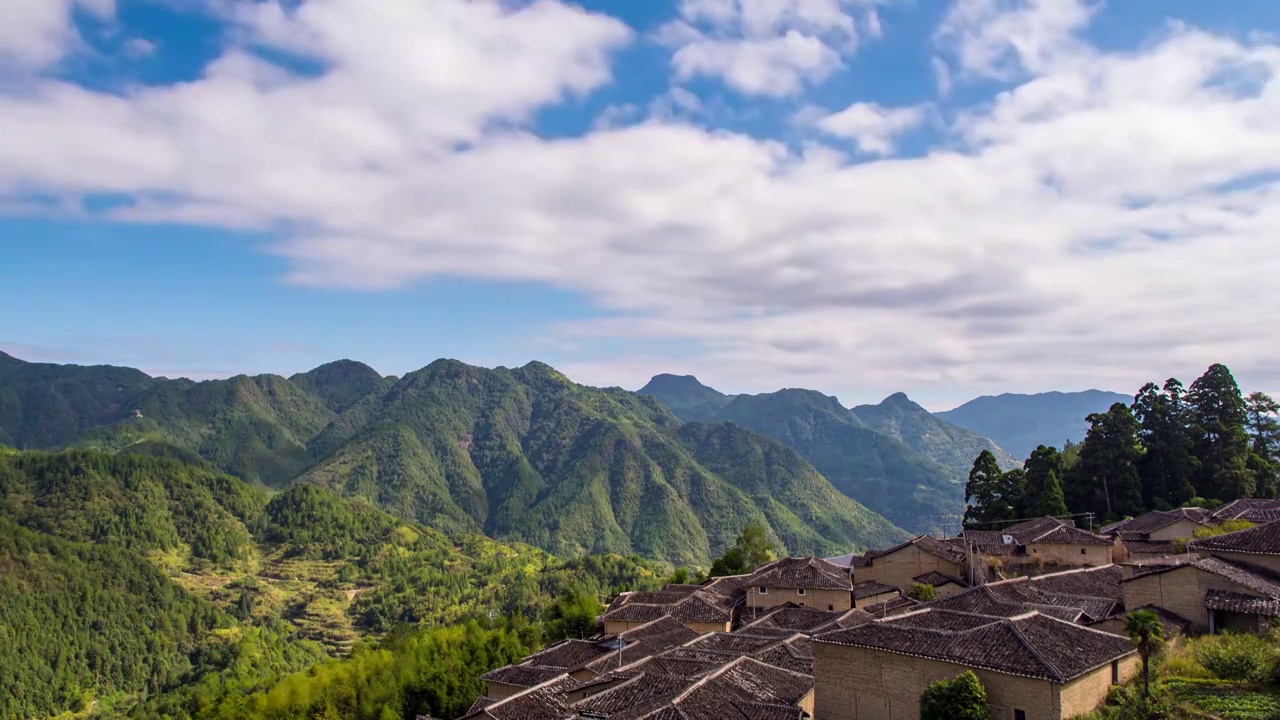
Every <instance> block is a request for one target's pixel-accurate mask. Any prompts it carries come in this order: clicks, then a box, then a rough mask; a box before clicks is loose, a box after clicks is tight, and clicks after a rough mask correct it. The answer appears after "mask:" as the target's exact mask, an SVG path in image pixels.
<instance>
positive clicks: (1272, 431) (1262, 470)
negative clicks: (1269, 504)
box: [1245, 392, 1280, 498]
mask: <svg viewBox="0 0 1280 720" xmlns="http://www.w3.org/2000/svg"><path fill="white" fill-rule="evenodd" d="M1277 414H1280V403H1277V402H1276V401H1275V400H1273V399H1272V398H1271V396H1270V395H1267V394H1266V393H1263V392H1254V393H1249V397H1247V398H1245V426H1246V429H1247V431H1248V433H1249V436H1250V437H1251V438H1252V443H1251V447H1250V451H1251V453H1252V454H1251V455H1250V457H1249V467H1250V469H1251V470H1252V471H1253V474H1254V479H1255V484H1256V491H1257V492H1256V495H1257V496H1258V497H1269V498H1273V497H1276V496H1277V494H1280V420H1277V419H1276V415H1277Z"/></svg>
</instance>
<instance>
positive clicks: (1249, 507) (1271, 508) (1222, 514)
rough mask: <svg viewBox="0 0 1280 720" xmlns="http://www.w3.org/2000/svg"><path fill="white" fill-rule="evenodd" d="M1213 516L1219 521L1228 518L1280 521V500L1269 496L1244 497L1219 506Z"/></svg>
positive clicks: (1258, 521)
mask: <svg viewBox="0 0 1280 720" xmlns="http://www.w3.org/2000/svg"><path fill="white" fill-rule="evenodd" d="M1213 517H1214V518H1215V519H1216V520H1217V521H1218V522H1226V521H1227V520H1245V521H1248V522H1251V523H1258V524H1264V523H1272V522H1277V521H1280V500H1276V499H1268V498H1242V499H1240V500H1232V501H1231V502H1229V503H1227V504H1226V505H1223V506H1222V507H1219V508H1217V509H1216V510H1214V511H1213Z"/></svg>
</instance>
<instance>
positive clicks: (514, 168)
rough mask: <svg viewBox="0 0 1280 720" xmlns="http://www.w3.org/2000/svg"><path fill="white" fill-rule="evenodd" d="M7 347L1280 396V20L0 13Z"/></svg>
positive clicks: (846, 4) (524, 8) (1068, 4)
mask: <svg viewBox="0 0 1280 720" xmlns="http://www.w3.org/2000/svg"><path fill="white" fill-rule="evenodd" d="M0 28H3V29H0V138H3V139H0V237H3V238H4V240H5V243H4V247H5V255H4V257H5V262H4V263H3V265H2V266H0V306H3V307H5V308H7V309H8V311H7V312H4V313H0V349H3V350H5V351H7V352H10V353H12V354H14V355H16V356H18V357H22V358H25V359H29V360H40V361H51V362H77V363H84V364H89V363H112V364H125V365H131V366H135V367H140V368H143V369H144V370H146V371H148V372H151V373H154V374H163V375H169V376H175V375H186V376H190V377H195V378H207V377H220V376H226V375H230V374H234V373H237V372H250V373H256V372H278V373H284V374H288V373H292V372H296V371H299V370H304V369H307V368H310V367H312V366H314V365H317V364H320V363H322V362H325V361H327V360H331V359H336V358H340V357H351V358H356V359H360V360H363V361H365V362H368V363H370V364H371V365H373V366H374V367H376V368H377V369H379V370H380V371H382V372H385V373H395V374H400V373H403V372H406V371H409V370H412V369H415V368H417V367H420V366H422V365H425V364H426V363H428V362H430V361H431V360H433V359H435V358H437V357H456V358H460V359H463V360H466V361H469V362H475V363H479V364H485V365H498V364H503V365H520V364H524V363H525V362H528V361H529V360H533V359H539V360H543V361H546V362H549V363H551V364H553V365H556V366H557V367H560V368H562V369H563V370H564V371H565V372H566V373H567V374H569V375H570V377H572V378H574V379H576V380H580V381H582V382H587V383H591V384H599V385H623V386H627V387H637V386H639V385H640V384H643V382H644V380H645V379H646V378H647V377H648V376H649V375H651V374H653V373H656V372H679V373H685V372H688V373H694V374H697V375H698V376H699V377H700V378H702V379H703V380H704V381H705V382H707V383H709V384H712V385H714V386H717V387H719V388H721V389H723V390H726V391H768V390H773V389H776V388H779V387H794V386H803V387H813V388H817V389H821V390H823V391H826V392H829V393H831V394H836V395H838V396H839V397H840V398H841V399H842V400H843V401H844V402H845V403H846V404H854V403H860V402H870V401H876V400H879V399H880V398H882V397H884V396H885V395H888V394H890V393H892V392H895V391H898V390H905V391H906V392H908V394H910V395H911V396H912V397H913V398H916V399H917V400H919V401H921V402H922V403H924V404H926V405H927V406H930V407H934V408H945V407H948V406H951V405H954V404H957V403H959V402H962V401H963V400H965V399H967V398H969V397H972V396H974V395H977V394H986V393H992V392H1003V391H1027V392H1031V391H1040V390H1049V389H1067V390H1070V389H1083V388H1087V387H1105V388H1108V389H1117V390H1121V391H1129V390H1132V389H1136V388H1137V387H1138V386H1139V385H1140V384H1141V383H1142V382H1145V381H1146V380H1149V379H1152V380H1158V379H1163V378H1164V377H1166V376H1169V375H1178V376H1181V377H1183V379H1185V380H1190V379H1192V377H1194V375H1195V374H1197V373H1198V372H1199V371H1201V370H1202V369H1203V368H1204V367H1205V366H1206V365H1208V364H1209V363H1211V362H1226V363H1227V364H1229V365H1231V367H1233V369H1235V370H1236V373H1237V376H1238V377H1239V378H1240V379H1241V381H1242V384H1244V385H1246V386H1247V387H1250V388H1254V389H1275V388H1278V387H1280V383H1278V382H1276V380H1277V378H1280V361H1278V360H1277V358H1278V357H1280V353H1277V350H1280V348H1278V347H1277V342H1276V341H1275V340H1273V339H1272V338H1271V337H1269V335H1271V333H1269V332H1267V331H1264V330H1263V329H1264V328H1270V327H1274V326H1275V323H1276V322H1277V321H1280V297H1277V294H1276V292H1275V291H1274V290H1273V289H1272V288H1273V287H1274V277H1275V272H1276V271H1280V250H1278V249H1277V247H1276V245H1275V242H1276V240H1275V238H1276V237H1280V234H1277V233H1276V232H1275V231H1276V230H1280V213H1277V211H1276V210H1274V209H1272V208H1274V207H1277V206H1278V204H1277V203H1276V202H1275V199H1276V195H1277V194H1278V191H1280V185H1277V180H1278V179H1280V81H1278V80H1277V73H1280V44H1278V43H1280V40H1277V36H1276V34H1277V33H1280V3H1274V2H1266V1H1264V0H1237V1H1235V2H1232V3H1206V2H1199V1H1198V0H1127V1H1122V0H1112V1H1111V2H1107V3H1104V2H1094V1H1088V2H1086V1H1084V0H1018V1H1015V0H948V1H947V2H942V1H939V2H925V1H924V0H678V1H677V0H647V1H646V2H617V1H616V0H608V1H607V0H591V1H590V2H584V3H579V4H569V3H564V2H559V1H558V0H543V1H542V2H538V3H532V4H530V3H526V2H503V3H501V4H499V3H497V2H496V1H495V2H489V1H488V0H479V1H477V2H463V0H431V2H423V1H422V0H377V1H376V2H363V3H362V2H357V0H289V1H288V2H284V1H283V0H281V1H280V2H277V1H275V0H271V1H265V0H260V1H253V0H216V1H215V2H208V3H196V2H192V1H189V0H115V2H112V1H111V0H50V1H49V2H47V3H16V4H13V3H11V4H7V5H4V6H3V7H0Z"/></svg>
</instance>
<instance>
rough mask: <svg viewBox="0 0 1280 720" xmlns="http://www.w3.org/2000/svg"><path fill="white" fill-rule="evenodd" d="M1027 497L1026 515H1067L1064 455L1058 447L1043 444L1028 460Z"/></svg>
mask: <svg viewBox="0 0 1280 720" xmlns="http://www.w3.org/2000/svg"><path fill="white" fill-rule="evenodd" d="M1025 467H1026V474H1027V486H1026V498H1027V502H1028V504H1029V507H1027V508H1026V511H1025V512H1024V513H1022V514H1023V515H1024V516H1027V517H1030V516H1035V517H1044V516H1046V515H1047V516H1053V517H1058V516H1062V515H1066V514H1067V513H1068V512H1069V511H1068V510H1067V503H1066V499H1065V498H1064V497H1063V495H1062V480H1061V479H1060V478H1061V475H1062V456H1061V455H1060V454H1059V453H1058V449H1057V448H1053V447H1045V446H1044V445H1041V446H1040V447H1037V448H1036V449H1035V450H1034V451H1032V453H1031V457H1029V458H1027V462H1026V466H1025Z"/></svg>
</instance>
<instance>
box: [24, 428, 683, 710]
mask: <svg viewBox="0 0 1280 720" xmlns="http://www.w3.org/2000/svg"><path fill="white" fill-rule="evenodd" d="M669 575H670V568H669V567H667V566H664V565H660V564H655V563H652V562H648V561H644V560H641V559H639V558H635V557H622V556H618V555H588V556H583V557H579V558H576V559H573V560H560V559H557V558H555V557H553V556H551V555H549V554H547V553H546V552H545V551H542V550H540V549H537V548H534V547H531V546H527V545H515V544H503V543H499V542H496V541H493V540H490V539H488V538H485V537H484V536H481V535H475V534H462V533H457V534H453V535H446V534H444V533H442V532H440V531H438V530H436V529H433V528H430V527H426V526H422V525H417V524H414V523H411V522H408V521H405V520H402V519H399V518H396V517H394V516H391V515H389V514H387V513H385V512H383V511H381V510H379V509H377V508H376V507H374V506H373V505H371V504H369V503H367V502H364V501H361V500H355V499H344V498H342V497H340V496H338V495H336V494H334V493H332V492H330V491H328V490H325V489H322V488H319V487H315V486H312V485H298V486H294V487H292V488H289V489H288V490H286V491H284V492H281V493H278V494H276V495H274V496H272V497H268V495H267V493H266V492H264V491H263V490H261V489H258V488H254V487H252V486H250V485H248V484H247V483H244V482H243V481H241V480H238V479H236V478H234V477H231V476H228V475H224V474H221V473H218V472H215V471H212V470H210V469H209V468H208V467H206V466H197V465H188V464H184V463H182V462H179V461H176V460H172V459H167V458H156V457H140V456H130V455H106V454H102V453H96V452H80V451H73V452H63V453H43V452H25V453H19V452H12V451H6V452H4V453H2V454H0V642H2V643H3V646H4V647H5V649H6V652H5V653H2V654H0V717H14V716H17V717H28V716H37V717H38V716H47V715H53V714H57V713H58V712H62V711H79V712H90V711H91V714H93V715H94V716H95V717H114V716H120V715H131V716H137V717H157V716H162V717H175V718H187V717H189V718H204V717H209V718H215V717H219V718H222V717H225V718H232V717H263V718H277V717H278V718H286V717H313V716H316V717H369V718H375V717H376V718H382V717H387V715H385V714H383V713H385V710H384V708H390V709H392V711H393V712H394V717H402V716H409V717H412V715H413V714H416V713H435V714H438V715H444V716H451V714H454V713H456V712H457V711H458V710H459V709H460V706H461V709H465V704H466V703H469V702H470V701H471V700H472V699H473V698H474V696H475V695H476V694H477V690H478V687H479V686H478V680H477V678H478V676H479V675H480V674H481V673H483V672H485V671H487V670H488V669H490V668H491V667H493V666H495V665H499V664H502V663H504V662H507V661H509V660H510V659H512V658H515V657H519V656H521V655H523V654H526V653H527V652H529V651H530V650H531V649H533V648H535V647H537V646H539V645H541V644H542V643H544V642H547V641H549V640H552V639H555V638H557V637H563V636H566V635H570V634H578V633H581V632H583V630H582V628H583V622H584V621H583V618H584V617H589V618H594V615H595V613H596V612H598V610H599V607H600V602H601V600H603V599H605V598H607V597H608V596H610V595H613V594H616V593H617V592H619V591H621V590H623V589H636V588H653V587H656V586H657V585H659V584H660V583H661V582H663V581H664V579H665V578H666V577H668V576H669ZM331 658H335V659H331ZM336 658H343V659H336ZM357 688H359V692H358V693H357V692H355V690H356V689H357ZM357 695H358V696H359V697H360V698H363V699H362V700H361V701H360V707H357V706H356V705H352V703H353V702H354V701H353V700H352V698H353V697H355V696H357ZM375 706H376V707H375ZM326 712H327V713H330V714H328V715H326V714H325V713H326ZM335 713H336V714H335Z"/></svg>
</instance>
